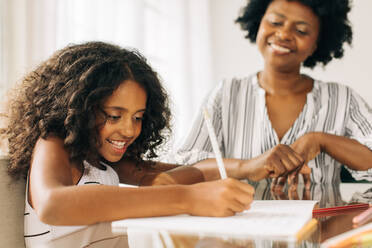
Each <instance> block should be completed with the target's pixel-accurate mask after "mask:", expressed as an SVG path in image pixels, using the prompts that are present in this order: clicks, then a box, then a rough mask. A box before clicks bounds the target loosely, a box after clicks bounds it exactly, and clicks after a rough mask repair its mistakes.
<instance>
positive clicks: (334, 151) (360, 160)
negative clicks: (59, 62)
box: [315, 133, 372, 170]
mask: <svg viewBox="0 0 372 248" xmlns="http://www.w3.org/2000/svg"><path fill="white" fill-rule="evenodd" d="M315 137H316V139H318V142H319V144H320V146H321V149H322V151H324V152H326V153H327V154H329V155H330V156H331V157H333V158H334V159H336V160H337V161H338V162H340V163H342V164H345V165H347V166H348V167H349V168H350V169H353V170H368V169H370V168H372V151H371V150H369V149H368V147H366V146H365V145H362V144H361V143H359V142H358V141H356V140H354V139H350V138H346V137H343V136H337V135H333V134H327V133H316V136H315Z"/></svg>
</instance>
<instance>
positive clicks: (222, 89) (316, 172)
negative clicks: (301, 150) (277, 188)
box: [171, 74, 372, 183]
mask: <svg viewBox="0 0 372 248" xmlns="http://www.w3.org/2000/svg"><path fill="white" fill-rule="evenodd" d="M265 101H266V100H265V90H264V89H262V88H261V87H260V86H259V84H258V79H257V74H254V75H251V76H250V77H247V78H243V79H236V78H234V79H232V80H225V81H223V82H222V83H221V84H220V85H219V86H218V87H217V88H216V89H214V90H213V91H212V93H211V94H210V95H209V96H208V97H207V99H206V101H205V102H204V104H203V106H202V108H201V109H204V108H205V107H207V109H208V111H209V114H210V115H211V119H212V123H213V126H214V129H215V132H216V136H217V139H218V141H219V146H220V149H221V153H222V155H223V157H225V158H237V159H251V158H253V157H256V156H258V155H260V154H262V153H264V152H265V151H267V150H269V149H271V148H273V147H274V146H276V145H278V144H286V145H290V144H292V143H293V142H294V141H295V140H297V139H298V138H300V137H301V136H302V135H304V134H306V133H308V132H324V133H328V134H334V135H339V136H345V137H349V138H351V139H355V140H357V141H359V142H360V143H361V144H363V145H365V146H367V147H368V148H369V149H370V150H371V149H372V110H371V108H370V107H369V106H368V104H367V103H366V102H365V101H364V100H363V99H362V98H361V97H360V96H359V95H358V94H357V93H356V92H355V91H353V90H352V89H351V88H349V87H347V86H344V85H341V84H338V83H325V82H321V81H318V80H314V85H313V89H312V91H311V92H309V93H308V94H307V99H306V103H305V105H304V107H303V110H302V112H301V113H300V114H299V116H298V117H297V119H296V120H295V122H294V124H293V125H292V126H291V127H290V129H289V130H288V131H287V132H286V133H285V135H284V136H283V138H282V139H281V140H280V141H279V138H278V136H277V134H276V132H275V130H274V129H273V127H272V126H271V122H270V120H269V116H268V113H267V108H266V102H265ZM213 156H214V155H213V153H212V145H211V143H210V140H209V137H208V130H207V127H206V123H205V122H204V119H203V115H202V111H201V110H200V112H199V113H198V115H197V117H196V119H195V121H194V124H193V126H192V129H191V131H190V132H189V135H188V136H187V137H186V139H185V141H184V143H183V145H182V146H181V148H180V149H178V151H177V152H176V153H175V154H173V156H172V157H171V160H172V161H173V162H176V163H180V164H193V163H195V162H198V161H200V160H203V159H206V158H211V157H213ZM350 156H352V154H350ZM308 165H309V167H310V168H312V173H311V180H312V182H314V183H325V182H339V181H340V170H341V164H340V163H339V162H337V161H336V160H335V159H333V158H332V157H331V156H329V155H328V154H326V153H323V152H322V153H320V154H319V155H318V156H317V157H316V158H315V159H313V160H312V161H309V163H308ZM348 170H349V171H350V172H351V174H352V176H353V177H354V178H355V179H357V180H363V179H364V180H368V181H372V169H369V170H367V171H354V170H351V169H348Z"/></svg>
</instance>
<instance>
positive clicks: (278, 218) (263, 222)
mask: <svg viewBox="0 0 372 248" xmlns="http://www.w3.org/2000/svg"><path fill="white" fill-rule="evenodd" d="M315 204H316V201H293V200H283V201H278V200H274V201H253V202H252V205H251V208H250V209H249V210H246V211H244V212H242V213H238V214H236V215H235V216H231V217H199V216H190V215H176V216H166V217H152V218H134V219H125V220H119V221H114V222H113V223H112V229H113V232H116V233H123V232H125V231H126V230H127V228H137V229H138V228H140V229H144V230H157V231H169V232H174V233H183V234H191V235H192V234H195V235H211V236H221V235H223V236H230V237H244V238H249V237H252V238H254V239H261V238H262V239H270V240H271V239H272V240H283V241H296V240H297V239H298V236H299V233H301V232H303V229H304V227H305V226H307V224H308V223H309V221H310V220H311V219H312V210H313V208H314V205H315ZM312 221H314V220H312Z"/></svg>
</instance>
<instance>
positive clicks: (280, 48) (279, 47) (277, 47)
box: [270, 43, 291, 53]
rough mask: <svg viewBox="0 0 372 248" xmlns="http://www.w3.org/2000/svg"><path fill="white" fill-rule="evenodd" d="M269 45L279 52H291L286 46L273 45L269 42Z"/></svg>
mask: <svg viewBox="0 0 372 248" xmlns="http://www.w3.org/2000/svg"><path fill="white" fill-rule="evenodd" d="M270 45H271V47H272V48H273V49H274V50H277V51H279V52H283V53H289V52H291V50H290V49H288V48H286V47H282V46H278V45H275V44H273V43H271V44H270Z"/></svg>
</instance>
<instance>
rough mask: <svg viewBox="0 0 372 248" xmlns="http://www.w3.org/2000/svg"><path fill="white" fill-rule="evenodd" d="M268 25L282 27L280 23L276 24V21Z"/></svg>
mask: <svg viewBox="0 0 372 248" xmlns="http://www.w3.org/2000/svg"><path fill="white" fill-rule="evenodd" d="M270 23H271V25H273V26H281V25H282V23H281V22H276V21H271V22H270Z"/></svg>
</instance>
